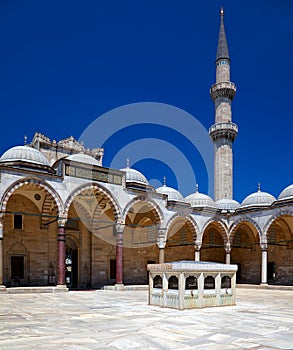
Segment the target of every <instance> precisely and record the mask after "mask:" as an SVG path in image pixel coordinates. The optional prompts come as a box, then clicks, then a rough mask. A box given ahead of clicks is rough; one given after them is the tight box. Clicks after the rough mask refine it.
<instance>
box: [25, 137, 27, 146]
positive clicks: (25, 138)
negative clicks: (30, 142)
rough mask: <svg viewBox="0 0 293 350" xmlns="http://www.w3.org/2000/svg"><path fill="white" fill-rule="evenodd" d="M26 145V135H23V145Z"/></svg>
mask: <svg viewBox="0 0 293 350" xmlns="http://www.w3.org/2000/svg"><path fill="white" fill-rule="evenodd" d="M26 144H27V135H24V145H26Z"/></svg>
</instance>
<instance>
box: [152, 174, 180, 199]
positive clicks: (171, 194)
mask: <svg viewBox="0 0 293 350" xmlns="http://www.w3.org/2000/svg"><path fill="white" fill-rule="evenodd" d="M156 192H157V193H160V194H165V195H167V196H168V200H169V201H180V202H183V201H184V199H183V196H182V194H181V193H180V192H179V191H177V190H175V188H172V187H169V186H166V179H165V178H164V185H163V186H161V187H158V188H157V189H156Z"/></svg>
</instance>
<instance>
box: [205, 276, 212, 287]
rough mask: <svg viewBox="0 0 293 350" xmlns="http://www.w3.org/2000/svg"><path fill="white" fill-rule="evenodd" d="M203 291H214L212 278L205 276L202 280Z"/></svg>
mask: <svg viewBox="0 0 293 350" xmlns="http://www.w3.org/2000/svg"><path fill="white" fill-rule="evenodd" d="M204 289H215V279H214V277H213V276H207V277H206V278H205V279H204Z"/></svg>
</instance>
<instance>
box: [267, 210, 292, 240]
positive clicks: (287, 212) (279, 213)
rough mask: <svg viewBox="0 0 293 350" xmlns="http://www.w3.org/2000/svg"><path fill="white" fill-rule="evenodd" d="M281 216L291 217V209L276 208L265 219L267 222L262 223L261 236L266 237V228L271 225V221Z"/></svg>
mask: <svg viewBox="0 0 293 350" xmlns="http://www.w3.org/2000/svg"><path fill="white" fill-rule="evenodd" d="M281 216H292V217H293V210H278V211H277V212H275V213H273V214H272V215H271V216H270V218H269V219H268V220H267V222H266V223H265V225H264V229H263V236H264V237H267V233H268V229H269V228H270V226H271V225H272V223H273V222H274V221H275V220H277V219H278V218H280V217H281Z"/></svg>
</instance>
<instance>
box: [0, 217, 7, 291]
mask: <svg viewBox="0 0 293 350" xmlns="http://www.w3.org/2000/svg"><path fill="white" fill-rule="evenodd" d="M3 221H4V215H3V214H0V292H1V291H4V290H6V288H5V286H4V285H3V270H4V269H3V258H4V254H3V227H4V222H3Z"/></svg>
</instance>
